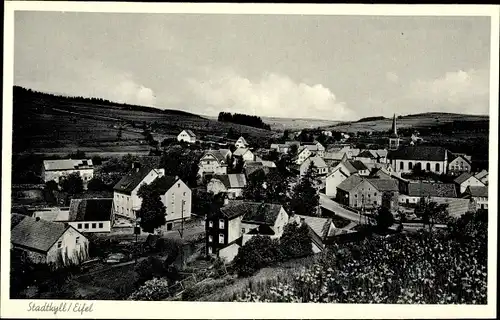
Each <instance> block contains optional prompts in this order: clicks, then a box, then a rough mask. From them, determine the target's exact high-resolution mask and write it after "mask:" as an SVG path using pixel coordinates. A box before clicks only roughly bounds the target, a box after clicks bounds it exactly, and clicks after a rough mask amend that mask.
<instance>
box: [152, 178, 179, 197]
mask: <svg viewBox="0 0 500 320" xmlns="http://www.w3.org/2000/svg"><path fill="white" fill-rule="evenodd" d="M177 180H179V178H178V177H173V176H163V177H161V178H158V179H155V181H153V182H152V185H154V186H155V187H156V188H157V189H158V191H159V192H160V193H161V194H165V193H166V192H167V191H168V190H170V188H172V186H173V185H174V184H175V183H176V182H177Z"/></svg>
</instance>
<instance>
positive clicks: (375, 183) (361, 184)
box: [336, 175, 399, 209]
mask: <svg viewBox="0 0 500 320" xmlns="http://www.w3.org/2000/svg"><path fill="white" fill-rule="evenodd" d="M398 195H399V187H398V183H397V182H396V181H395V180H392V179H391V180H389V179H377V178H365V177H360V176H358V175H352V176H350V177H349V178H347V179H346V180H344V181H343V182H342V183H340V184H339V185H338V186H337V197H336V198H337V202H339V203H341V204H343V205H346V206H349V207H351V208H357V209H360V208H365V209H372V208H376V207H379V206H382V205H384V206H387V207H388V208H390V209H392V208H393V207H394V206H395V205H397V197H398ZM383 196H384V197H383Z"/></svg>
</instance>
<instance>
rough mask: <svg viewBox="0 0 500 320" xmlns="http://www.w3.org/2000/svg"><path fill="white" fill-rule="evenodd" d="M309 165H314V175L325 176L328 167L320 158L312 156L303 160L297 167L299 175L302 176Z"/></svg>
mask: <svg viewBox="0 0 500 320" xmlns="http://www.w3.org/2000/svg"><path fill="white" fill-rule="evenodd" d="M311 163H312V164H313V165H314V173H315V174H316V175H318V176H325V175H326V174H327V173H328V165H327V164H326V163H325V160H323V158H321V157H320V156H313V157H309V158H307V159H305V160H304V161H303V162H302V163H301V164H300V167H299V170H300V175H301V176H304V175H305V174H306V172H307V170H308V169H309V166H310V165H311Z"/></svg>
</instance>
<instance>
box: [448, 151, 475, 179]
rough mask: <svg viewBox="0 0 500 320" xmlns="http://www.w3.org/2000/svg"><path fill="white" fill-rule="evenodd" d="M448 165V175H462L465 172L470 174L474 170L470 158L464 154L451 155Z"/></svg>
mask: <svg viewBox="0 0 500 320" xmlns="http://www.w3.org/2000/svg"><path fill="white" fill-rule="evenodd" d="M449 161H450V162H449V163H448V173H449V174H452V175H460V174H462V173H464V172H470V171H471V168H472V164H471V159H470V157H468V156H466V155H462V154H450V158H449Z"/></svg>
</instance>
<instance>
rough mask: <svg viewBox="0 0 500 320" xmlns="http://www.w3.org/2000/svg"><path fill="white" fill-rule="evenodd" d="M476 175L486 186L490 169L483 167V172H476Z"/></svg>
mask: <svg viewBox="0 0 500 320" xmlns="http://www.w3.org/2000/svg"><path fill="white" fill-rule="evenodd" d="M474 177H476V178H478V179H479V181H481V182H482V183H484V185H485V186H487V185H488V170H484V169H483V170H482V171H481V172H478V173H476V174H475V175H474Z"/></svg>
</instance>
